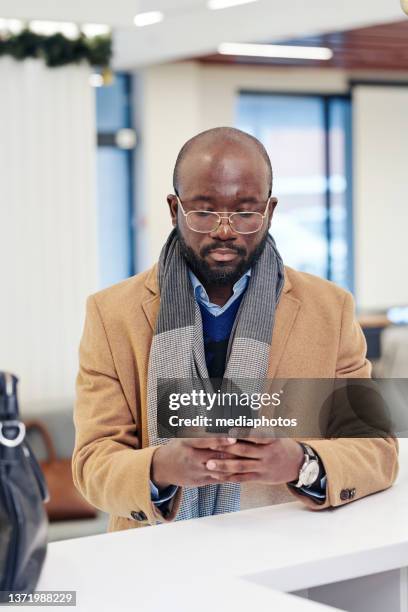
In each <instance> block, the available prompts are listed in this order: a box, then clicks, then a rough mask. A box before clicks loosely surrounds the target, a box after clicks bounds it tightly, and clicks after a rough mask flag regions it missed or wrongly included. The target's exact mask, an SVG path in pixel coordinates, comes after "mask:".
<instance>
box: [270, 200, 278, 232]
mask: <svg viewBox="0 0 408 612" xmlns="http://www.w3.org/2000/svg"><path fill="white" fill-rule="evenodd" d="M277 204H278V198H275V197H271V199H270V201H269V212H268V227H270V225H271V222H272V217H273V213H274V212H275V208H276V206H277Z"/></svg>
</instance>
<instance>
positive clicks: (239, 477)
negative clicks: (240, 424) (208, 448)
mask: <svg viewBox="0 0 408 612" xmlns="http://www.w3.org/2000/svg"><path fill="white" fill-rule="evenodd" d="M228 453H229V455H235V457H234V458H225V459H215V458H210V459H209V460H208V461H207V463H206V467H207V469H208V471H209V472H210V473H212V474H213V476H214V477H215V478H216V480H218V479H219V481H220V482H224V481H225V476H226V475H227V476H228V478H227V480H228V482H247V481H249V480H254V481H257V482H265V483H268V484H282V483H287V482H291V481H292V480H297V479H298V476H299V470H300V468H301V466H302V463H303V461H304V452H303V449H302V447H301V446H300V444H299V443H298V442H296V441H295V440H292V439H290V438H274V439H270V438H256V437H253V438H246V439H245V441H243V440H238V441H237V442H236V443H235V444H232V445H231V446H229V448H228ZM213 482H214V481H213Z"/></svg>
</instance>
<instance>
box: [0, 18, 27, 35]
mask: <svg viewBox="0 0 408 612" xmlns="http://www.w3.org/2000/svg"><path fill="white" fill-rule="evenodd" d="M23 27H24V25H23V22H22V21H21V20H20V19H0V32H1V31H5V32H11V33H12V34H19V33H20V32H21V31H22V30H23Z"/></svg>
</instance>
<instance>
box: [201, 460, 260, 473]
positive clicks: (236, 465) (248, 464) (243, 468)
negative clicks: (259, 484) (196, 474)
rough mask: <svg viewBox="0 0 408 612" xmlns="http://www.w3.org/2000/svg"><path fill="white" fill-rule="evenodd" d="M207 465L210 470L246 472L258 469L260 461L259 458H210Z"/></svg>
mask: <svg viewBox="0 0 408 612" xmlns="http://www.w3.org/2000/svg"><path fill="white" fill-rule="evenodd" d="M206 467H207V469H208V470H209V471H210V472H230V473H231V474H232V473H244V472H253V471H257V470H258V469H259V467H260V461H259V460H257V459H210V460H209V461H207V463H206Z"/></svg>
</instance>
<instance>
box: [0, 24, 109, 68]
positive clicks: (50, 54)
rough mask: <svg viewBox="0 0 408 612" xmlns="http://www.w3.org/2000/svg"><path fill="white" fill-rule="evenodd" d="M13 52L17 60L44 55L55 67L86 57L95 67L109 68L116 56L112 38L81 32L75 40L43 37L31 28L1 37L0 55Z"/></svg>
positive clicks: (57, 35)
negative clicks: (87, 35) (113, 52)
mask: <svg viewBox="0 0 408 612" xmlns="http://www.w3.org/2000/svg"><path fill="white" fill-rule="evenodd" d="M2 55H11V56H12V57H14V58H15V59H16V60H24V59H26V58H27V57H37V58H44V61H45V63H46V64H47V66H50V67H52V68H55V67H57V66H65V65H66V64H73V63H78V62H81V61H82V60H86V61H87V62H88V63H89V64H91V66H100V67H104V68H105V67H108V66H109V61H110V59H111V56H112V38H111V37H110V36H95V37H93V38H87V37H86V36H85V35H84V34H81V35H80V36H79V37H78V38H76V39H74V40H71V39H70V38H67V37H66V36H64V35H63V34H52V35H51V36H43V35H41V34H35V33H34V32H31V31H30V30H23V31H22V32H20V33H19V34H11V35H8V36H7V37H6V38H2V37H1V36H0V57H1V56H2Z"/></svg>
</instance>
